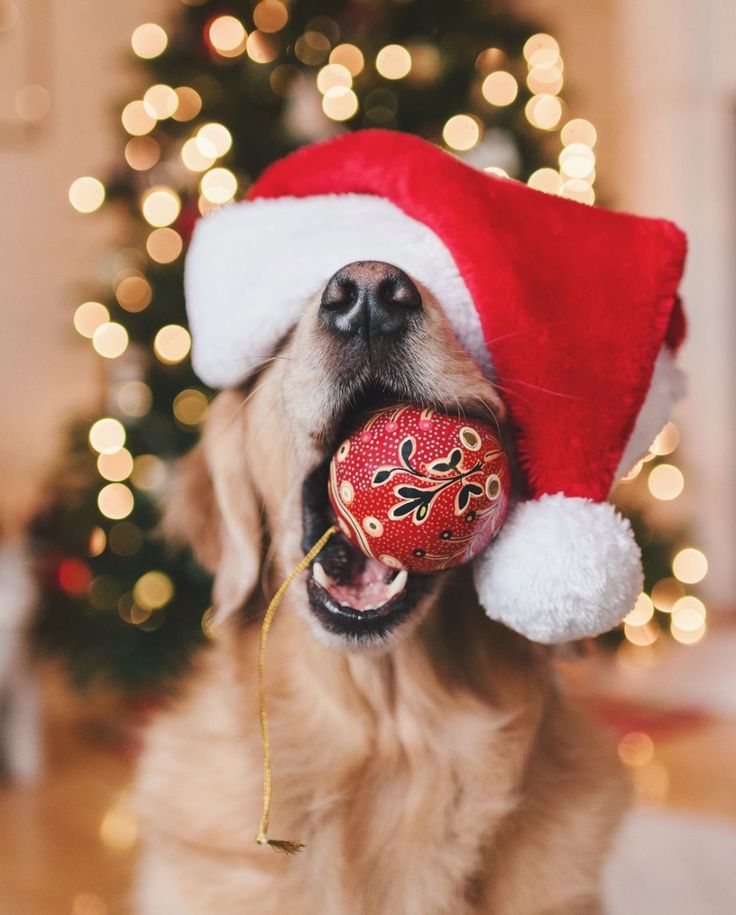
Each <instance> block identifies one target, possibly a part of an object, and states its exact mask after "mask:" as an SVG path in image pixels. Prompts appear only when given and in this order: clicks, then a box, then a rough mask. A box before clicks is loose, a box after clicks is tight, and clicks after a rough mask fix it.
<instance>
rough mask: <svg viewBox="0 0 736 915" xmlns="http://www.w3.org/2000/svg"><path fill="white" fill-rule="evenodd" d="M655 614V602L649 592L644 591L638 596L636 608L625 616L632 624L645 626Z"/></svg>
mask: <svg viewBox="0 0 736 915" xmlns="http://www.w3.org/2000/svg"><path fill="white" fill-rule="evenodd" d="M653 616H654V604H653V603H652V599H651V597H650V596H649V595H648V594H644V593H642V594H640V595H639V596H638V597H637V599H636V603H635V604H634V609H633V610H631V611H630V612H629V613H627V614H626V616H625V617H624V622H626V623H628V624H629V625H630V626H643V625H644V624H645V623H648V622H649V620H650V619H651V618H652V617H653Z"/></svg>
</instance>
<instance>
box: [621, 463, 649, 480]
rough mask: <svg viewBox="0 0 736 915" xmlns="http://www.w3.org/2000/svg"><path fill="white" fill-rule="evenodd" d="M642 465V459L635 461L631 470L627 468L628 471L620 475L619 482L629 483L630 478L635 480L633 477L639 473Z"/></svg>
mask: <svg viewBox="0 0 736 915" xmlns="http://www.w3.org/2000/svg"><path fill="white" fill-rule="evenodd" d="M643 467H644V462H643V461H637V462H636V464H634V466H633V467H632V468H631V470H629V472H628V473H625V474H624V475H623V476H622V477H621V482H622V483H630V482H631V480H635V479H636V478H637V477H638V476H639V474H640V473H641V471H642V468H643Z"/></svg>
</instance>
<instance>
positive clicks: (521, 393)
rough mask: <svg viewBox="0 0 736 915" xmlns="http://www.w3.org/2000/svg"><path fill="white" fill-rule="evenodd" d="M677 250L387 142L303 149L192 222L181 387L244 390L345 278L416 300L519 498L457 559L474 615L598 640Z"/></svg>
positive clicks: (622, 585)
mask: <svg viewBox="0 0 736 915" xmlns="http://www.w3.org/2000/svg"><path fill="white" fill-rule="evenodd" d="M685 247H686V245H685V237H684V235H683V234H682V232H680V231H679V230H678V229H677V228H676V227H675V226H674V225H673V224H672V223H669V222H665V221H663V220H659V219H643V218H640V217H636V216H631V215H628V214H622V213H614V212H611V211H608V210H603V209H598V208H594V207H589V206H586V205H583V204H579V203H575V202H572V201H569V200H564V199H561V198H559V197H554V196H550V195H548V194H543V193H540V192H537V191H534V190H530V189H529V188H527V187H525V186H524V185H523V184H521V183H519V182H517V181H512V180H508V179H505V178H498V177H495V176H492V175H488V174H486V173H484V172H481V171H478V170H477V169H475V168H472V167H470V166H468V165H466V164H464V163H463V162H461V161H460V160H458V159H457V158H455V157H453V156H451V155H448V154H447V153H445V152H443V151H442V150H440V149H438V148H437V147H436V146H433V145H432V144H430V143H428V142H426V141H424V140H421V139H418V138H417V137H413V136H409V135H406V134H401V133H396V132H389V131H380V130H367V131H360V132H356V133H349V134H344V135H342V136H340V137H338V138H336V139H333V140H329V141H327V142H325V143H320V144H316V145H312V146H307V147H303V148H302V149H300V150H299V151H297V152H295V153H293V154H292V155H290V156H287V157H286V158H285V159H282V160H280V161H279V162H277V163H275V164H274V165H273V166H271V167H270V168H269V169H268V170H267V171H266V172H265V173H264V174H263V175H262V177H261V178H260V179H259V180H258V181H257V182H256V183H255V184H254V185H253V186H252V188H251V189H250V192H249V194H248V199H247V200H245V201H244V202H242V203H238V204H235V205H233V206H231V207H227V208H224V209H222V210H219V211H217V212H215V213H213V214H211V215H210V216H207V217H206V218H205V219H203V220H201V221H200V223H199V224H198V226H197V228H196V230H195V233H194V237H193V240H192V244H191V247H190V251H189V255H188V259H187V267H186V295H187V309H188V313H189V320H190V326H191V330H192V338H193V351H192V356H193V363H194V368H195V371H196V372H197V373H198V374H199V376H200V377H201V378H202V379H203V380H204V381H205V382H206V383H207V384H210V385H212V386H214V387H227V386H231V385H235V384H238V383H239V382H241V381H243V380H244V379H245V378H246V377H247V376H248V375H249V374H250V372H251V370H252V369H254V368H255V367H257V365H258V364H259V362H260V361H261V360H262V359H264V358H265V357H267V356H268V355H270V354H271V353H272V352H273V350H274V348H275V347H276V346H277V344H278V343H279V342H280V340H281V339H282V338H283V337H284V336H285V334H286V333H288V331H289V330H290V328H291V327H293V325H294V324H295V322H296V321H297V319H298V316H299V313H300V311H301V310H302V308H303V307H304V303H305V302H306V301H307V300H308V299H309V298H310V297H311V296H313V295H314V294H316V293H318V292H319V291H320V290H321V289H322V287H323V286H324V284H325V283H326V281H327V280H328V279H329V277H330V276H332V274H333V273H334V272H335V271H337V270H338V269H339V268H340V267H342V266H344V265H345V264H348V263H351V262H353V261H357V260H379V261H386V262H388V263H391V264H394V265H395V266H397V267H400V268H402V269H403V270H404V271H405V272H406V273H408V274H409V275H410V276H411V277H413V278H414V279H416V280H418V281H419V282H421V283H422V284H423V285H424V286H426V287H427V288H428V289H429V290H430V291H431V292H432V293H433V294H434V296H435V297H436V299H437V301H438V302H439V303H440V305H441V306H442V307H443V309H444V310H445V312H446V314H447V317H448V319H449V320H450V322H451V324H452V326H453V328H454V330H455V333H456V335H457V337H458V339H459V340H460V342H461V344H462V345H463V346H464V347H465V349H466V350H467V352H468V353H469V354H470V356H472V357H473V358H474V359H475V360H476V361H477V363H478V364H479V365H480V366H481V367H482V368H483V370H484V371H485V372H486V373H487V374H488V377H489V378H491V380H493V381H494V382H495V383H496V384H497V385H498V387H499V390H500V392H501V395H502V397H503V399H504V401H505V403H506V406H507V408H508V412H509V417H510V422H511V428H512V430H513V432H514V435H515V443H516V451H517V456H518V458H519V461H520V465H521V467H522V470H523V472H524V475H525V485H526V494H525V500H524V501H521V502H520V503H519V504H518V505H517V506H516V507H515V509H514V510H513V511H512V513H511V514H510V516H509V519H508V521H507V522H506V525H505V526H504V528H503V530H502V531H501V533H500V535H499V536H498V538H497V539H496V540H495V541H494V542H493V543H492V544H491V545H490V547H489V548H488V549H487V550H486V551H485V553H484V554H482V555H481V556H480V557H478V558H477V559H476V560H475V584H476V588H477V591H478V596H479V598H480V601H481V603H482V604H483V606H484V607H485V609H486V611H487V612H488V614H489V616H491V617H492V618H494V619H497V620H500V621H501V622H504V623H506V624H507V625H509V626H511V627H512V628H513V629H516V630H517V631H518V632H521V633H522V634H524V635H526V636H528V637H529V638H532V639H535V640H537V641H540V642H559V641H565V640H568V639H574V638H582V637H585V636H591V635H596V634H598V633H600V632H603V631H605V630H607V629H609V628H611V627H612V626H614V625H615V624H617V623H618V622H619V621H620V620H621V619H622V618H623V617H624V616H625V615H626V613H628V611H629V610H630V609H631V608H632V607H633V605H634V602H635V600H636V597H637V596H638V594H639V592H640V590H641V587H642V572H641V558H640V553H639V549H638V547H637V545H636V543H635V541H634V538H633V535H632V532H631V529H630V526H629V524H628V522H627V521H626V520H624V519H623V518H622V517H621V516H620V515H618V514H617V513H616V511H615V509H614V508H613V506H612V505H610V504H609V503H607V502H606V501H605V500H606V499H607V497H608V494H609V492H610V490H611V487H612V486H613V484H614V483H615V482H616V480H617V479H618V478H619V477H620V476H621V475H622V474H623V473H625V472H626V471H627V470H628V469H629V468H630V467H631V466H632V465H633V464H634V463H635V461H636V460H637V459H638V458H639V457H640V456H641V455H642V454H644V453H645V452H646V450H647V447H648V446H649V445H650V443H651V442H652V441H653V439H654V437H655V435H656V434H657V433H658V432H659V430H660V429H661V427H662V425H663V424H664V423H665V422H666V421H667V418H668V415H669V411H670V408H671V405H672V403H673V402H674V400H675V399H676V398H677V396H678V395H679V387H680V385H679V374H678V370H677V369H676V367H675V365H674V352H675V350H676V349H677V347H678V346H679V344H680V342H681V341H682V338H683V336H684V319H683V315H682V309H681V307H680V303H679V300H678V298H677V287H678V283H679V281H680V277H681V275H682V270H683V264H684V258H685Z"/></svg>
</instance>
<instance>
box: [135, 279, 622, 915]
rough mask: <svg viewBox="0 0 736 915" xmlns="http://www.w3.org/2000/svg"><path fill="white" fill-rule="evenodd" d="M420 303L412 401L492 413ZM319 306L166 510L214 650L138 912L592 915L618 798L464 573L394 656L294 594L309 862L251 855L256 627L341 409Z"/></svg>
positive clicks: (443, 582) (162, 788) (582, 730)
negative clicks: (353, 642) (341, 635)
mask: <svg viewBox="0 0 736 915" xmlns="http://www.w3.org/2000/svg"><path fill="white" fill-rule="evenodd" d="M425 302H427V305H426V310H427V315H428V318H427V322H426V324H427V326H426V329H425V330H426V332H425V335H424V336H423V337H422V338H421V339H419V338H417V339H413V340H412V341H411V346H414V347H415V348H416V352H417V353H419V352H421V372H419V370H418V369H416V370H414V372H415V374H414V375H413V376H412V375H411V373H410V372H409V371H407V373H406V374H407V377H406V379H405V384H406V386H407V388H408V390H407V393H406V395H405V396H410V394H413V396H414V397H415V398H416V399H419V400H423V401H424V402H429V403H440V404H445V405H452V404H457V405H458V407H459V408H463V407H465V406H467V405H468V404H469V403H470V402H471V401H472V402H477V403H484V404H486V405H487V406H490V407H492V408H493V410H494V412H495V414H496V415H497V416H498V415H499V414H500V413H501V409H502V408H501V406H500V403H499V400H498V397H497V396H496V394H495V392H494V391H493V389H492V388H491V387H490V385H488V383H487V382H485V381H484V380H483V378H482V376H481V374H480V372H479V370H478V369H477V368H476V366H475V365H474V364H473V363H472V362H471V361H470V360H469V359H468V358H467V357H466V356H465V355H464V354H463V353H462V351H461V350H460V348H459V346H458V344H457V343H456V342H455V339H454V337H453V336H452V334H451V332H450V331H449V329H448V328H447V326H446V324H445V323H444V319H443V317H442V314H441V311H440V309H438V308H437V307H436V304H435V303H432V302H431V298H430V297H428V296H427V295H426V291H425ZM316 308H317V304H316V303H311V304H310V305H309V306H308V307H307V308H306V309H305V312H304V316H303V318H302V320H301V321H300V323H299V325H298V327H297V328H296V330H295V332H294V333H293V335H292V336H291V338H290V340H289V341H288V342H287V343H286V345H285V346H284V348H283V349H282V351H281V353H280V354H279V356H278V357H277V358H275V359H274V361H273V362H272V363H271V364H270V365H269V366H268V367H267V368H265V369H264V370H263V371H262V372H261V374H260V375H259V376H258V378H257V379H256V380H255V382H254V383H253V385H252V388H251V390H250V391H249V392H247V393H244V392H242V391H240V392H237V391H228V392H225V393H223V394H221V395H219V397H218V398H217V399H216V401H215V402H214V403H213V405H212V407H211V410H210V416H209V418H208V422H207V427H206V430H205V433H204V436H203V440H202V443H201V444H200V445H199V446H198V447H197V448H196V449H195V451H194V452H192V454H191V455H189V456H188V457H187V458H186V459H185V461H184V462H183V465H182V470H181V472H180V475H179V479H178V482H177V484H176V487H175V489H174V490H173V491H172V493H171V494H170V497H169V499H168V500H167V501H168V511H167V528H168V531H169V534H170V535H171V536H174V537H178V538H179V539H184V540H186V541H187V542H189V543H190V544H191V545H192V547H193V549H194V550H195V553H196V555H197V556H198V558H199V560H200V562H202V563H203V565H205V566H206V567H208V568H210V569H212V570H213V571H214V572H215V573H216V577H215V586H214V596H213V600H214V607H215V611H216V618H217V619H218V620H219V622H220V630H221V632H220V635H219V637H218V638H217V639H216V640H215V641H214V643H213V644H212V646H210V648H209V649H208V650H206V651H205V652H203V653H202V655H201V656H200V658H199V660H198V663H197V665H196V670H195V671H194V672H193V673H192V675H191V677H190V679H189V681H188V682H187V684H186V688H185V690H184V691H183V694H182V695H181V697H180V698H179V699H178V700H177V701H176V702H175V703H173V704H172V707H171V708H170V709H169V710H168V711H167V712H166V713H164V714H162V715H161V716H160V717H159V718H158V720H157V721H156V722H155V723H154V725H153V726H152V728H151V729H150V733H149V735H148V741H147V748H146V751H145V753H144V758H143V761H142V766H141V773H140V778H139V784H138V794H137V796H138V806H139V809H140V811H141V814H142V816H143V818H144V821H145V833H144V848H143V852H142V857H141V864H140V870H139V881H138V890H137V905H138V909H137V911H138V913H139V915H168V913H172V915H173V913H176V915H244V913H253V915H277V913H278V915H318V913H319V915H471V913H473V915H475V913H478V915H479V913H493V915H543V913H547V915H553V913H559V915H563V913H564V915H574V913H586V915H594V913H596V912H599V911H600V906H599V898H598V882H599V875H600V870H601V866H602V862H603V858H604V855H605V853H606V850H607V847H608V843H609V839H610V837H611V834H612V831H613V829H614V826H615V825H616V823H617V821H618V819H619V817H620V815H621V814H622V812H623V810H624V808H625V789H624V787H623V782H622V779H621V777H620V775H619V773H618V770H617V768H616V767H615V766H614V764H613V762H612V755H611V754H610V753H609V751H608V750H607V749H605V748H604V747H603V745H602V743H601V741H600V740H599V738H598V737H597V735H595V734H594V733H593V732H592V731H591V729H590V728H589V726H588V724H587V723H585V721H584V720H583V719H581V718H580V717H579V716H578V715H577V714H576V713H574V712H573V711H571V710H570V709H569V708H568V707H567V705H566V703H565V701H564V700H563V699H562V698H561V697H560V695H559V693H558V690H557V689H556V686H555V680H554V673H553V669H552V664H551V659H550V655H549V652H548V651H547V650H546V649H542V648H540V647H538V646H534V645H532V644H531V643H529V642H527V641H525V640H524V639H522V638H521V637H519V636H516V635H514V634H513V633H511V632H510V631H508V630H506V629H505V628H504V627H502V626H500V625H497V624H495V623H491V622H490V621H489V620H488V619H487V618H486V617H485V616H484V614H483V613H482V611H481V609H480V608H479V606H478V604H477V601H476V599H475V595H474V592H473V589H472V587H471V585H470V583H469V578H468V573H467V570H465V569H462V570H458V571H456V572H453V573H449V574H448V575H446V576H445V577H444V578H441V579H440V580H438V584H437V585H436V587H435V591H434V593H433V594H432V595H431V596H430V597H428V598H426V599H425V600H424V601H423V603H422V606H421V609H420V612H418V613H415V614H414V615H413V616H412V617H411V619H410V620H409V621H407V623H405V624H404V625H403V626H402V627H401V631H400V632H399V633H398V634H396V635H395V636H394V637H393V638H392V640H391V643H390V645H388V646H387V647H386V649H385V650H383V651H379V650H375V649H374V650H364V651H345V650H342V651H340V650H335V648H334V647H331V646H329V645H325V644H324V639H323V637H322V636H321V635H320V633H319V632H317V631H316V630H318V629H319V624H318V623H317V622H316V621H315V620H314V619H313V618H312V616H311V614H310V612H309V610H308V609H307V607H306V604H307V600H306V593H305V590H304V587H303V585H302V584H301V582H296V583H295V584H294V585H293V586H292V588H291V590H290V592H289V593H288V595H287V598H286V600H285V602H284V604H283V605H282V607H281V608H280V610H279V612H278V614H277V617H276V621H275V624H274V628H273V631H272V635H271V639H270V642H269V645H268V657H267V665H266V677H267V700H268V707H269V716H270V720H271V725H272V743H273V750H274V808H273V813H272V833H273V834H274V835H275V836H277V837H280V838H289V839H291V838H295V839H300V840H302V841H304V842H305V844H306V846H307V847H306V849H305V850H304V851H303V852H302V853H301V855H299V856H297V857H294V858H286V857H284V856H281V855H279V854H278V853H275V852H274V851H272V850H271V849H268V848H263V847H260V846H257V845H256V844H255V842H254V835H255V833H256V830H257V827H258V821H259V818H260V807H261V797H262V794H261V792H262V757H261V748H260V741H259V735H258V715H257V691H256V655H257V643H258V632H259V627H258V622H259V619H260V618H261V616H262V613H263V611H264V608H265V600H266V597H267V596H268V595H270V594H272V593H273V590H274V589H275V587H276V585H277V584H278V582H279V580H280V579H281V578H283V576H284V575H285V574H286V573H287V572H288V570H289V568H290V567H292V566H293V565H294V564H295V563H296V561H297V560H298V559H299V558H300V556H301V548H300V537H301V522H300V510H299V504H300V485H301V482H302V480H303V479H304V476H305V475H306V473H307V472H308V471H309V470H310V469H311V468H312V467H313V466H314V465H315V464H316V463H317V462H318V461H319V460H321V459H322V458H323V457H324V453H325V451H324V449H325V446H326V442H327V437H328V429H327V425H326V419H325V418H326V417H328V416H329V415H334V412H335V410H336V409H341V405H340V404H337V406H336V405H335V402H336V401H339V399H340V397H341V389H340V384H339V379H338V380H336V377H337V376H336V372H337V369H336V368H335V365H336V363H335V360H336V359H337V354H336V352H335V351H334V350H333V349H331V348H330V345H329V344H328V343H326V342H325V341H324V340H323V339H321V338H320V337H319V334H318V331H317V329H316V324H315V321H314V315H315V310H316ZM407 361H408V362H411V361H412V360H411V359H408V360H407ZM468 392H472V396H471V395H469V394H468ZM263 532H267V536H268V538H269V540H268V542H266V541H265V539H263V538H262V533H263ZM315 635H317V638H315V637H314V636H315Z"/></svg>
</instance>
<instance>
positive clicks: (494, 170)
mask: <svg viewBox="0 0 736 915" xmlns="http://www.w3.org/2000/svg"><path fill="white" fill-rule="evenodd" d="M483 171H484V172H487V173H488V174H489V175H495V176H496V177H497V178H508V177H509V173H508V172H507V171H506V170H505V169H503V168H499V167H498V166H497V165H487V166H486V167H485V168H484V169H483Z"/></svg>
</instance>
